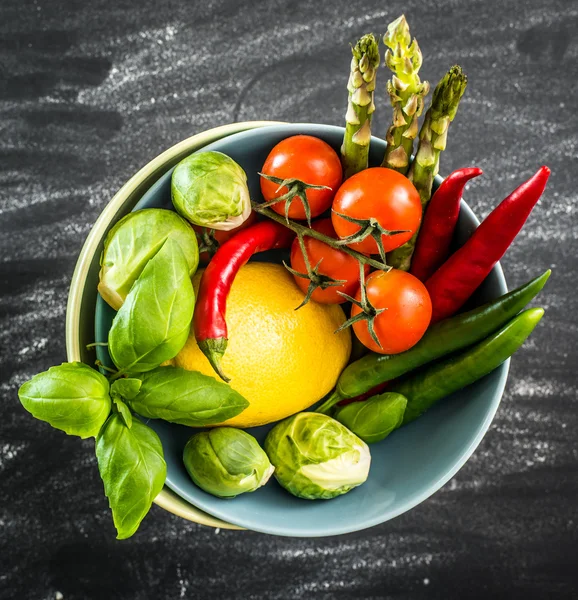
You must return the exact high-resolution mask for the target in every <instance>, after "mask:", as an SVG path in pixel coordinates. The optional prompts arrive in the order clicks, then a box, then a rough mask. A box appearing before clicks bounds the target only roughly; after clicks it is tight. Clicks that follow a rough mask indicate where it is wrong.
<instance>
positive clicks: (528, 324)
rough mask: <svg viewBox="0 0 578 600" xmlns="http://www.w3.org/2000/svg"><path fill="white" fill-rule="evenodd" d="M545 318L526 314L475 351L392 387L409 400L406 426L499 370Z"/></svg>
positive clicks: (537, 312)
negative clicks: (438, 403)
mask: <svg viewBox="0 0 578 600" xmlns="http://www.w3.org/2000/svg"><path fill="white" fill-rule="evenodd" d="M543 315H544V309H542V308H530V309H528V310H525V311H524V312H522V313H520V314H519V315H518V316H517V317H514V318H513V319H512V320H511V321H510V322H509V323H508V324H506V325H505V326H504V327H502V329H500V330H499V331H497V332H496V333H494V334H492V335H491V336H489V337H488V338H486V339H485V340H483V341H481V342H480V343H478V344H477V345H475V346H473V347H472V348H469V349H468V350H465V351H464V352H462V353H460V354H457V355H455V356H451V357H450V358H447V359H444V360H443V361H440V362H437V363H434V364H433V365H431V366H429V367H427V368H426V369H423V370H421V371H416V372H415V373H413V374H411V375H409V376H408V377H407V378H406V379H404V380H402V381H400V382H399V383H396V384H393V385H392V387H391V391H392V392H396V393H398V394H402V395H403V396H405V397H406V398H407V408H406V410H405V413H404V415H403V425H407V423H411V421H413V420H415V419H416V418H417V417H419V416H420V415H421V414H422V413H423V412H425V411H426V410H427V409H428V408H431V407H432V406H433V405H434V404H435V403H436V402H437V401H438V400H441V399H442V398H445V397H446V396H449V395H450V394H453V393H454V392H457V391H458V390H461V389H462V388H464V387H466V386H468V385H470V384H471V383H474V382H475V381H477V380H478V379H481V378H482V377H484V375H487V374H488V373H491V372H492V371H493V370H494V369H495V368H496V367H498V366H500V365H501V364H502V363H503V362H504V361H505V360H506V359H508V358H509V357H510V356H512V354H514V352H516V350H518V348H519V347H520V346H521V345H522V344H523V343H524V341H525V340H526V338H527V337H528V336H529V335H530V334H531V333H532V331H533V330H534V327H536V325H537V324H538V322H539V321H540V319H541V318H542V317H543Z"/></svg>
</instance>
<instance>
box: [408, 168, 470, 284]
mask: <svg viewBox="0 0 578 600" xmlns="http://www.w3.org/2000/svg"><path fill="white" fill-rule="evenodd" d="M481 174H482V170H481V169H477V168H469V169H458V170H457V171H454V172H453V173H451V174H450V175H448V177H446V178H445V179H444V180H443V182H442V184H441V185H440V186H439V188H438V189H437V191H436V193H435V194H434V195H433V197H432V199H431V201H430V203H429V206H428V209H427V211H426V213H425V216H424V218H423V222H422V225H421V229H420V231H419V235H418V238H417V242H416V246H415V253H414V255H413V260H412V262H411V271H410V272H411V274H412V275H415V276H416V277H417V278H418V279H419V280H420V281H426V280H427V279H428V278H429V277H430V276H431V275H433V273H434V272H435V271H436V269H437V268H438V267H439V266H440V265H441V264H442V263H443V262H444V261H445V260H446V259H447V257H448V256H449V254H450V244H451V242H452V237H453V234H454V229H455V227H456V224H457V222H458V217H459V214H460V202H461V200H462V194H463V192H464V188H465V187H466V183H467V182H468V181H470V179H472V178H474V177H478V176H479V175H481Z"/></svg>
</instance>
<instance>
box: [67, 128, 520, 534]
mask: <svg viewBox="0 0 578 600" xmlns="http://www.w3.org/2000/svg"><path fill="white" fill-rule="evenodd" d="M288 124H289V123H287V122H283V121H245V122H240V123H231V124H228V125H222V126H219V127H214V128H211V129H208V130H206V131H203V132H201V133H198V134H196V135H193V136H191V137H189V138H187V139H185V140H183V141H181V142H179V143H177V144H175V145H173V146H171V147H170V148H168V149H167V150H165V151H164V152H162V153H161V154H159V155H158V156H157V157H155V158H153V159H152V160H151V161H150V162H148V163H147V164H146V165H145V166H144V167H142V168H141V169H140V170H139V171H138V172H137V173H136V174H135V175H133V176H132V177H131V178H130V179H129V180H128V181H127V182H126V183H125V184H124V185H123V186H122V187H121V188H120V189H119V190H118V192H117V193H116V194H115V195H114V196H113V198H112V199H111V200H110V201H109V202H108V203H107V204H106V206H105V207H104V209H103V210H102V212H101V214H100V215H99V217H98V218H97V220H96V222H95V223H94V225H93V226H92V228H91V230H90V232H89V234H88V236H87V238H86V240H85V242H84V245H83V247H82V250H81V252H80V254H79V257H78V260H77V263H76V266H75V269H74V273H73V276H72V280H71V284H70V289H69V296H68V302H67V308H66V352H67V359H68V360H69V361H81V360H82V359H81V347H80V329H81V322H82V313H83V299H84V295H85V294H84V292H85V289H86V284H87V277H88V274H89V270H90V267H91V265H92V263H93V262H94V259H95V255H96V253H97V252H98V246H99V245H100V244H101V243H102V241H103V239H104V237H105V235H106V233H107V231H108V230H109V229H110V228H111V227H112V225H113V224H114V222H116V220H117V218H118V216H119V213H121V212H123V211H124V209H125V208H126V207H127V205H131V208H132V205H134V204H135V203H136V202H137V201H138V200H139V199H140V197H141V196H142V194H143V193H144V192H145V191H146V190H148V189H149V188H150V187H151V186H152V185H153V184H154V183H155V182H156V181H158V179H159V178H160V177H161V176H163V175H164V174H165V173H166V172H167V171H168V170H169V169H170V168H171V167H172V166H173V165H175V164H176V163H177V162H178V161H179V160H181V159H182V158H184V156H186V155H188V154H190V153H191V152H193V151H196V150H199V149H201V148H203V147H204V146H206V145H208V144H210V143H212V142H215V141H217V140H220V139H222V138H224V137H228V136H229V135H233V134H235V133H241V132H243V131H247V130H250V129H257V128H261V127H269V126H278V125H288ZM292 125H304V126H311V125H314V124H313V123H294V124H292ZM325 126H328V127H331V125H325ZM437 177H439V176H437ZM440 179H441V177H440ZM464 208H465V210H466V211H467V212H468V213H469V214H470V216H471V217H472V218H473V220H474V222H475V223H476V226H477V225H479V220H478V219H477V217H476V216H475V215H474V213H473V211H472V210H471V209H470V208H469V206H468V205H467V204H466V203H465V202H464V201H462V209H464ZM496 266H497V270H498V276H499V278H500V279H501V282H502V283H503V284H504V285H506V280H505V277H504V273H503V270H502V267H501V265H500V263H498V264H497V265H496ZM506 288H507V285H506ZM509 365H510V361H509V359H508V361H506V362H505V363H504V367H505V368H504V369H503V371H502V375H501V377H500V380H499V382H498V387H497V390H496V393H497V395H498V402H496V403H495V406H494V407H493V410H491V411H490V412H489V413H488V415H487V416H486V418H485V420H484V422H483V423H482V424H481V426H480V429H479V431H478V434H477V435H476V437H475V438H474V439H473V440H472V442H471V443H470V445H469V446H468V448H467V449H466V450H465V451H464V452H463V454H462V457H461V458H460V460H459V461H458V462H457V463H456V464H455V465H454V466H453V467H452V468H451V469H449V470H448V471H447V472H446V473H444V474H443V475H442V476H441V477H440V478H439V479H438V480H437V481H436V482H435V484H433V485H432V486H430V487H429V488H428V490H426V491H424V493H422V494H420V495H419V496H417V497H416V498H414V499H413V501H412V502H411V503H409V504H407V505H405V506H404V507H402V508H401V507H400V510H398V511H392V513H391V514H389V515H388V517H387V519H386V520H390V519H392V518H395V517H397V516H399V515H400V514H403V513H404V512H407V511H409V510H411V509H412V508H414V507H415V506H417V505H418V504H420V503H421V502H423V501H424V500H426V499H427V498H429V497H430V496H431V495H433V494H434V493H435V492H436V491H438V490H439V489H440V488H441V487H442V486H443V485H445V484H446V483H447V482H448V481H449V480H450V479H451V478H452V477H453V476H454V475H455V474H456V473H457V472H458V471H459V470H460V469H461V468H462V467H463V465H464V464H465V463H466V462H467V461H468V460H469V458H470V457H471V455H472V454H473V453H474V451H475V450H476V448H477V447H478V445H479V444H480V442H481V440H482V439H483V437H484V436H485V434H486V433H487V431H488V429H489V426H490V424H491V422H492V421H493V419H494V417H495V414H496V411H497V409H498V406H499V404H500V401H501V398H502V395H503V392H504V389H505V385H506V381H507V378H508V373H509ZM154 502H155V504H157V505H158V506H160V507H161V508H163V509H165V510H167V511H168V512H170V513H172V514H175V515H177V516H180V517H182V518H184V519H187V520H189V521H192V522H195V523H199V524H201V525H207V526H210V527H214V528H222V529H235V530H243V529H245V528H244V527H241V526H239V525H235V524H233V523H229V522H226V521H224V520H222V519H220V518H218V517H215V516H212V515H210V514H208V513H206V512H204V511H203V510H201V509H199V508H197V507H196V506H194V505H192V504H190V503H189V502H187V501H186V500H184V499H183V498H181V497H180V496H179V495H177V494H176V493H175V492H173V491H172V490H171V489H169V488H168V487H167V486H166V485H165V486H164V487H163V489H162V491H161V492H160V493H159V495H158V496H157V497H156V498H155V500H154ZM381 522H382V520H380V519H377V520H376V521H375V522H372V523H368V525H367V527H372V526H374V525H376V524H378V523H381ZM255 531H261V532H262V533H270V532H268V531H266V530H259V529H257V528H256V529H255ZM352 531H356V529H355V528H353V529H349V528H347V527H342V528H340V530H339V531H336V532H335V533H332V534H329V535H341V534H345V533H351V532H352ZM281 535H293V536H302V535H304V534H303V533H300V532H295V533H289V532H283V533H281ZM325 535H327V534H325Z"/></svg>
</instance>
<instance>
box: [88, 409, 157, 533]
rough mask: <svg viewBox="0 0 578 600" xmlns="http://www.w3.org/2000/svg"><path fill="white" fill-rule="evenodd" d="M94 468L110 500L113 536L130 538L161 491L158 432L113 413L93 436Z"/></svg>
mask: <svg viewBox="0 0 578 600" xmlns="http://www.w3.org/2000/svg"><path fill="white" fill-rule="evenodd" d="M96 458H97V461H98V470H99V471H100V476H101V478H102V481H103V483H104V492H105V494H106V497H107V498H108V501H109V503H110V508H111V510H112V517H113V521H114V525H115V527H116V530H117V532H118V535H117V539H119V540H123V539H125V538H128V537H130V536H131V535H133V534H134V532H135V531H136V530H137V529H138V526H139V524H140V522H141V521H142V520H143V518H144V517H145V516H146V514H147V513H148V511H149V510H150V507H151V504H152V502H153V500H154V499H155V498H156V497H157V495H158V494H159V492H160V491H161V490H162V488H163V485H164V483H165V478H166V474H167V465H166V463H165V460H164V456H163V448H162V445H161V441H160V439H159V437H158V435H157V434H156V433H155V432H154V431H153V430H152V429H151V428H150V427H147V426H146V425H144V424H143V423H141V422H140V421H139V420H138V419H134V420H133V421H132V424H131V425H130V426H128V425H127V424H126V423H125V421H124V420H123V418H122V416H121V415H120V414H118V413H113V414H112V415H111V416H110V417H109V418H108V420H107V421H106V423H105V425H104V427H103V428H102V430H101V432H100V433H99V435H98V437H97V438H96Z"/></svg>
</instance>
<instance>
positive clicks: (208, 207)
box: [171, 152, 251, 231]
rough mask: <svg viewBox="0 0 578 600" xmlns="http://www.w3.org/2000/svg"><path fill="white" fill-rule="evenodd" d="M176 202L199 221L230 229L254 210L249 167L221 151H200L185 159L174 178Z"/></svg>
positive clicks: (182, 211)
mask: <svg viewBox="0 0 578 600" xmlns="http://www.w3.org/2000/svg"><path fill="white" fill-rule="evenodd" d="M171 194H172V198H173V205H174V207H175V209H176V210H177V212H178V213H179V214H180V215H182V216H183V217H184V218H185V219H187V220H188V221H190V222H191V223H194V224H195V225H202V226H203V227H209V228H211V229H220V230H222V231H230V230H231V229H234V228H235V227H239V225H241V224H242V223H243V222H244V221H245V220H246V219H247V218H248V217H249V215H250V214H251V198H250V196H249V188H248V187H247V175H246V174H245V171H243V169H242V168H241V167H240V165H238V164H237V163H236V162H235V161H234V160H233V159H232V158H230V157H229V156H227V155H226V154H222V153H221V152H196V153H195V154H191V156H188V157H187V158H185V159H183V160H182V161H181V162H180V163H179V164H178V165H177V166H176V167H175V170H174V171H173V176H172V180H171Z"/></svg>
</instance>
